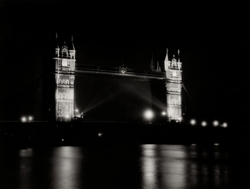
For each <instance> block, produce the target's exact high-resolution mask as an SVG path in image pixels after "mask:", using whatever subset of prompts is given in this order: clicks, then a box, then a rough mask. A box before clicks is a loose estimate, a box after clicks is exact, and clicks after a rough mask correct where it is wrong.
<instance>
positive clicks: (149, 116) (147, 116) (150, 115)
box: [144, 110, 154, 120]
mask: <svg viewBox="0 0 250 189" xmlns="http://www.w3.org/2000/svg"><path fill="white" fill-rule="evenodd" d="M144 117H145V119H147V120H151V119H152V118H153V117H154V112H153V111H152V110H146V111H145V112H144Z"/></svg>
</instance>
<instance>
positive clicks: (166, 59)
mask: <svg viewBox="0 0 250 189" xmlns="http://www.w3.org/2000/svg"><path fill="white" fill-rule="evenodd" d="M165 61H168V48H167V50H166V58H165Z"/></svg>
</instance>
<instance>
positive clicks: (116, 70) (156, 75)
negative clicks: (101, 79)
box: [75, 65, 166, 80]
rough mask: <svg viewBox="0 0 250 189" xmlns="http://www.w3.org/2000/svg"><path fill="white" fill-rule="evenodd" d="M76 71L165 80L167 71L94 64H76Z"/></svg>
mask: <svg viewBox="0 0 250 189" xmlns="http://www.w3.org/2000/svg"><path fill="white" fill-rule="evenodd" d="M75 69H76V70H75V73H89V74H103V75H115V76H125V77H136V78H142V79H159V80H164V79H166V77H165V72H152V71H137V70H133V69H130V68H126V67H104V66H93V65H76V67H75Z"/></svg>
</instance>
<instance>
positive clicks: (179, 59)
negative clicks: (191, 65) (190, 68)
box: [177, 49, 182, 70]
mask: <svg viewBox="0 0 250 189" xmlns="http://www.w3.org/2000/svg"><path fill="white" fill-rule="evenodd" d="M177 53H178V62H177V64H178V69H179V70H181V69H182V63H181V58H180V50H179V49H178V51H177Z"/></svg>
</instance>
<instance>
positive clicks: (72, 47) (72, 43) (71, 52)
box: [69, 35, 76, 59]
mask: <svg viewBox="0 0 250 189" xmlns="http://www.w3.org/2000/svg"><path fill="white" fill-rule="evenodd" d="M70 44H71V46H70V47H69V55H70V58H71V59H75V56H76V50H75V46H74V42H73V35H72V36H71V43H70Z"/></svg>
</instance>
